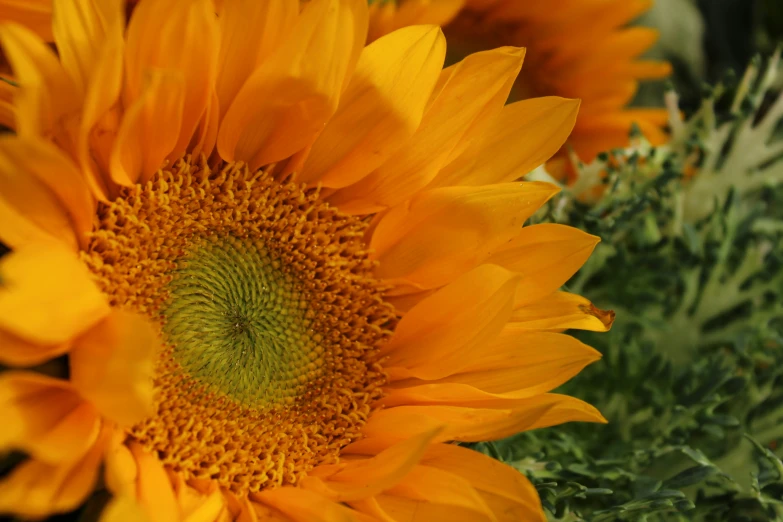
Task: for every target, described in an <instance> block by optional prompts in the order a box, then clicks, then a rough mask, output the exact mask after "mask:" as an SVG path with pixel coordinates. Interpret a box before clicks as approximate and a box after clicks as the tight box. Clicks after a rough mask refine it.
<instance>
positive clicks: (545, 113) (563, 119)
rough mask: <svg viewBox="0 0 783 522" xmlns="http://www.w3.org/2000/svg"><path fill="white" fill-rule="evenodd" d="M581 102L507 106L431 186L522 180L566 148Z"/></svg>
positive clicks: (525, 102)
mask: <svg viewBox="0 0 783 522" xmlns="http://www.w3.org/2000/svg"><path fill="white" fill-rule="evenodd" d="M578 111H579V100H567V99H565V98H557V97H552V96H550V97H546V98H532V99H529V100H523V101H519V102H516V103H512V104H510V105H506V106H505V107H503V110H502V111H501V112H500V114H499V115H498V116H497V118H496V119H495V121H494V122H493V123H492V125H491V126H490V127H489V129H488V130H487V131H486V132H485V133H484V136H483V138H482V139H481V140H477V141H476V142H475V144H474V145H472V146H471V147H470V148H469V149H468V150H466V151H465V153H464V154H463V155H462V156H460V157H458V158H457V159H456V160H454V161H453V162H451V164H450V165H448V166H446V167H445V168H444V169H443V170H442V171H441V172H440V173H439V174H438V176H437V177H436V178H435V180H434V181H433V182H432V184H431V185H430V186H431V187H444V186H451V185H484V184H487V183H502V182H504V181H512V180H515V179H519V178H520V177H522V176H524V175H525V174H527V173H528V172H530V171H531V170H533V169H535V168H536V167H538V166H539V165H542V164H543V163H544V162H545V161H546V160H548V159H549V158H551V157H552V155H554V153H555V152H557V151H558V150H560V147H561V146H562V145H563V144H564V143H565V141H566V138H568V135H569V134H570V133H571V130H572V129H573V128H574V123H575V122H576V115H577V112H578Z"/></svg>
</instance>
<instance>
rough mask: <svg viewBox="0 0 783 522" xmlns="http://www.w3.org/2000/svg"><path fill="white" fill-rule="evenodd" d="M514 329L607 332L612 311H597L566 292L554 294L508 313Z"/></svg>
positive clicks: (611, 319)
mask: <svg viewBox="0 0 783 522" xmlns="http://www.w3.org/2000/svg"><path fill="white" fill-rule="evenodd" d="M511 322H512V323H513V324H514V326H516V327H519V328H524V329H526V330H538V331H543V332H548V331H560V330H567V329H569V328H573V329H576V330H590V331H593V332H607V331H609V329H610V328H611V327H612V323H613V322H614V312H613V311H611V310H608V311H606V310H600V309H598V308H596V307H595V306H593V303H591V302H590V301H589V300H587V299H585V298H584V297H582V296H579V295H576V294H570V293H568V292H555V293H554V294H551V295H549V296H547V297H544V298H543V299H539V300H538V301H535V302H534V303H532V304H529V305H527V306H521V307H519V308H516V309H515V310H514V312H513V313H512V314H511Z"/></svg>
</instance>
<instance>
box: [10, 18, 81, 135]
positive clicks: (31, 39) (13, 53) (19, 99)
mask: <svg viewBox="0 0 783 522" xmlns="http://www.w3.org/2000/svg"><path fill="white" fill-rule="evenodd" d="M0 43H2V46H3V52H5V54H6V56H7V57H8V61H9V62H10V63H11V67H12V68H13V71H14V76H15V79H16V81H18V83H19V85H20V88H19V89H18V90H17V91H16V94H15V97H14V107H15V111H16V121H17V125H16V130H17V132H18V133H19V134H20V135H23V136H31V135H32V136H43V135H51V134H52V133H53V132H54V131H55V128H56V127H57V126H58V125H60V124H61V123H62V120H63V119H65V118H66V116H75V115H76V113H77V110H78V108H79V105H80V102H81V99H80V97H79V94H78V91H77V89H76V87H75V86H74V84H73V81H72V80H71V78H70V77H69V76H68V73H67V72H66V71H65V69H64V68H63V66H62V65H61V64H60V62H59V60H58V59H57V56H56V55H55V54H54V51H52V50H51V49H50V48H49V47H48V46H47V45H46V44H45V43H44V42H42V41H41V40H40V39H39V38H38V36H36V35H35V34H34V33H33V32H32V31H30V30H29V29H27V28H26V27H22V26H19V25H14V24H2V25H0Z"/></svg>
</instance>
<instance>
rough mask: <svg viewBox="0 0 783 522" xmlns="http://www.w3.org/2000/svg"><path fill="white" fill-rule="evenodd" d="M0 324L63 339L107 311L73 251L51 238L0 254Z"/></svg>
mask: <svg viewBox="0 0 783 522" xmlns="http://www.w3.org/2000/svg"><path fill="white" fill-rule="evenodd" d="M0 275H1V277H2V283H3V284H2V286H0V328H2V329H3V330H6V331H8V332H9V333H11V334H12V335H15V336H18V337H20V338H22V339H24V340H28V341H32V342H37V343H40V344H44V345H54V344H60V343H64V342H66V341H69V340H71V339H73V338H74V337H75V336H77V335H79V334H80V333H82V332H84V331H86V330H87V329H88V328H89V327H91V326H92V325H93V324H95V323H96V322H97V321H100V320H101V318H103V317H105V316H106V315H107V314H108V313H109V305H108V304H107V303H106V300H105V298H104V297H103V295H102V294H101V292H100V290H98V288H97V287H96V286H95V284H94V283H93V282H92V280H91V279H90V275H89V273H88V272H87V269H86V268H85V267H84V265H82V264H81V262H80V261H79V260H78V259H77V258H76V256H75V255H74V254H73V253H71V252H69V251H67V250H66V249H64V248H63V247H62V246H60V245H56V244H52V243H49V244H39V245H35V246H30V247H28V248H24V249H21V250H17V251H14V252H13V253H11V254H9V255H7V256H6V257H4V258H3V259H2V260H0Z"/></svg>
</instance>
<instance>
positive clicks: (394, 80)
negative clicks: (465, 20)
mask: <svg viewBox="0 0 783 522" xmlns="http://www.w3.org/2000/svg"><path fill="white" fill-rule="evenodd" d="M445 56H446V41H445V39H444V38H443V33H441V31H440V29H439V28H438V27H435V26H415V27H406V28H405V29H400V30H399V31H395V32H394V33H392V34H389V35H387V36H384V37H383V38H381V39H379V40H377V41H375V42H373V43H372V44H370V45H369V46H367V47H366V48H365V49H364V50H363V51H362V53H361V55H360V56H359V61H358V62H357V64H356V70H355V71H354V74H353V77H352V78H351V81H350V83H349V84H348V88H347V89H346V90H345V92H344V93H343V96H342V98H341V99H340V105H339V107H338V108H337V112H336V113H335V114H334V116H333V117H332V118H331V119H330V120H329V123H327V125H326V128H325V129H324V130H323V132H322V133H321V134H320V135H319V136H318V139H316V141H315V143H314V144H313V147H312V149H311V150H310V154H309V156H308V158H307V161H306V163H305V165H304V168H303V170H302V171H301V172H300V173H299V174H298V175H297V180H298V181H302V182H305V183H310V184H314V183H316V182H320V183H321V184H323V186H325V187H331V188H340V187H345V186H346V185H350V184H351V183H355V182H356V181H358V180H360V179H361V178H363V177H364V176H366V175H367V174H369V173H370V172H371V171H372V170H373V169H375V168H376V167H378V166H379V165H380V164H381V163H383V162H384V161H385V160H386V159H387V158H389V156H390V155H391V154H393V153H394V152H395V151H396V150H397V149H399V148H400V147H401V146H402V145H403V144H404V142H405V140H406V139H408V138H410V137H411V135H413V133H414V132H415V131H416V129H417V127H418V126H419V123H420V122H421V118H422V115H423V114H424V107H425V104H426V103H427V100H428V99H429V97H430V93H431V92H432V89H433V87H434V86H435V82H436V80H437V79H438V77H439V76H440V72H441V69H442V68H443V59H444V58H445Z"/></svg>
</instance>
